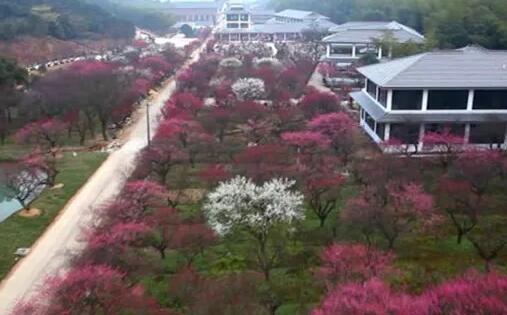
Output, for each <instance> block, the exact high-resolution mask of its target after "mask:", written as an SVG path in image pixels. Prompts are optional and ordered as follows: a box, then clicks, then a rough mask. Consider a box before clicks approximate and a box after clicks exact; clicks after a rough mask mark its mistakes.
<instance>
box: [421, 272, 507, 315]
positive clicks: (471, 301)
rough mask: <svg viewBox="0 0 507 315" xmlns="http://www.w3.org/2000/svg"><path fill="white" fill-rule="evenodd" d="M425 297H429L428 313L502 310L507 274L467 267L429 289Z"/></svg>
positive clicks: (481, 313)
mask: <svg viewBox="0 0 507 315" xmlns="http://www.w3.org/2000/svg"><path fill="white" fill-rule="evenodd" d="M425 297H426V299H428V300H430V301H431V307H432V310H433V311H434V312H433V313H432V314H456V315H458V314H479V315H487V314H505V313H507V277H506V276H505V275H502V274H498V273H496V272H490V273H488V274H485V275H482V274H479V273H478V272H475V271H471V272H468V273H467V274H465V275H464V276H462V277H459V278H458V279H454V280H449V281H445V282H444V283H442V284H440V285H438V286H436V287H434V288H431V289H429V290H428V291H427V292H426V293H425Z"/></svg>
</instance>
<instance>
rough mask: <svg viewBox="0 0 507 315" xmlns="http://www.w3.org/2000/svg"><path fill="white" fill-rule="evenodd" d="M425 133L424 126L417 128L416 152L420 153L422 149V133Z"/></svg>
mask: <svg viewBox="0 0 507 315" xmlns="http://www.w3.org/2000/svg"><path fill="white" fill-rule="evenodd" d="M425 131H426V128H425V125H424V124H421V125H420V126H419V143H418V144H417V151H418V152H421V151H422V149H423V145H424V143H423V141H424V133H425Z"/></svg>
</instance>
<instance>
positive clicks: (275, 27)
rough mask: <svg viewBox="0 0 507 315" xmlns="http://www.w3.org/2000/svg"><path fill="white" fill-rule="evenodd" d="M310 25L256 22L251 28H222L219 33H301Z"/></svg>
mask: <svg viewBox="0 0 507 315" xmlns="http://www.w3.org/2000/svg"><path fill="white" fill-rule="evenodd" d="M308 28H309V26H308V24H306V23H266V24H255V25H252V27H251V28H250V29H241V28H222V29H220V30H219V31H218V33H222V34H228V33H230V34H240V33H242V34H248V33H258V34H276V33H301V32H302V31H304V30H305V29H308Z"/></svg>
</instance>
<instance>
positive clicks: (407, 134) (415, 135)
mask: <svg viewBox="0 0 507 315" xmlns="http://www.w3.org/2000/svg"><path fill="white" fill-rule="evenodd" d="M419 131H420V126H419V125H415V124H391V132H390V138H391V139H396V140H399V141H401V142H402V143H403V144H418V143H419Z"/></svg>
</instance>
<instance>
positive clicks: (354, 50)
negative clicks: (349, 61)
mask: <svg viewBox="0 0 507 315" xmlns="http://www.w3.org/2000/svg"><path fill="white" fill-rule="evenodd" d="M352 58H356V45H355V44H354V45H352Z"/></svg>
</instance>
